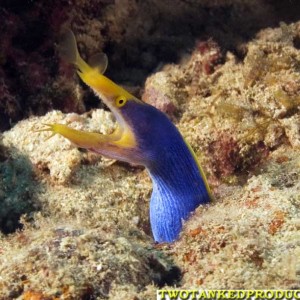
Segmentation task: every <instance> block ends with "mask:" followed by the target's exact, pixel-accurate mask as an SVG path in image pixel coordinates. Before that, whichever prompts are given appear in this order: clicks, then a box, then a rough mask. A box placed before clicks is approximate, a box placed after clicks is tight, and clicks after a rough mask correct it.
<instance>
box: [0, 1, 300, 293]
mask: <svg viewBox="0 0 300 300" xmlns="http://www.w3.org/2000/svg"><path fill="white" fill-rule="evenodd" d="M90 2H91V1H76V3H79V4H78V5H79V6H80V9H82V10H86V11H90V10H89V5H88V4H89V3H90ZM100 2H101V1H99V3H100ZM129 2H130V3H131V6H130V7H133V8H134V7H135V5H134V2H131V1H128V3H129ZM189 2H191V3H196V4H195V5H198V4H197V1H189ZM220 2H222V1H214V2H213V3H212V2H211V1H210V5H209V6H210V7H213V6H214V5H217V6H218V4H220ZM229 2H230V1H229ZM97 3H98V1H97ZM118 3H119V4H118V5H121V4H120V3H122V1H120V2H118ZM147 3H148V2H147ZM145 5H146V4H145ZM147 5H149V3H148V4H147ZM249 5H250V4H249ZM121 6H122V5H121ZM111 8H112V7H110V8H107V10H105V12H104V11H103V13H104V14H106V13H108V12H109V14H111V16H113V15H114V14H113V12H114V10H113V9H111ZM163 8H164V7H163V4H161V7H160V9H163ZM174 9H175V8H174ZM134 11H135V10H134ZM137 11H138V10H137ZM235 12H236V11H235ZM90 13H91V12H90ZM126 13H127V11H125V12H122V11H120V14H121V15H122V16H123V17H124V16H126ZM72 14H75V13H74V11H73V12H72V13H71V15H72ZM111 18H112V19H113V17H111ZM125 19H126V17H124V20H125ZM120 20H121V19H120ZM89 22H90V23H89V24H90V25H92V23H93V22H92V21H91V20H90V21H89ZM78 24H80V22H79V21H78ZM78 24H76V22H75V21H74V26H75V28H76V26H79V25H78ZM113 24H114V26H112V27H111V30H114V31H116V32H117V33H118V36H119V38H120V40H121V41H122V38H123V37H124V36H126V32H125V33H124V32H122V31H121V30H119V25H117V24H119V23H118V20H115V19H113ZM209 24H210V26H212V23H209ZM94 26H95V28H99V24H94ZM132 26H133V25H132ZM58 27H59V26H58ZM131 28H132V27H131ZM169 28H170V27H169ZM78 30H79V27H78ZM81 30H84V29H83V27H82V28H81ZM140 30H142V29H141V28H140ZM79 31H80V30H79ZM103 32H104V31H103ZM103 32H102V33H103ZM149 32H151V31H149ZM213 32H215V31H214V30H213ZM299 32H300V23H299V22H296V23H291V24H289V25H287V24H284V23H282V24H281V25H280V26H279V27H278V28H274V29H264V30H262V31H260V32H258V34H257V36H256V38H255V39H253V40H252V41H251V42H247V43H246V42H244V43H243V44H242V45H241V46H240V48H239V49H236V51H234V52H226V51H224V44H223V43H220V41H221V40H222V39H219V40H218V39H216V38H214V39H210V38H209V39H204V38H202V39H199V41H198V42H196V43H195V47H194V48H193V52H192V54H191V55H190V56H185V57H183V59H182V60H181V61H180V63H178V64H176V65H165V66H164V67H163V68H161V69H160V70H159V72H158V73H154V74H153V75H152V76H151V78H150V79H149V80H148V81H147V83H146V86H145V91H146V92H145V96H144V97H146V98H147V99H148V100H149V102H150V103H152V104H154V105H157V106H158V107H159V106H160V107H162V108H163V109H164V107H166V108H167V109H166V112H167V113H170V115H171V117H172V120H174V122H175V124H176V125H177V126H178V128H179V129H180V131H181V132H182V133H183V135H184V136H185V138H186V139H187V140H188V141H189V142H190V144H191V145H192V147H193V148H194V149H195V152H196V155H197V157H198V158H199V160H200V162H201V164H202V165H203V167H204V170H205V172H206V173H207V174H208V181H209V183H210V185H211V186H212V188H213V193H214V197H215V199H214V201H213V202H212V203H211V204H209V205H206V206H202V207H199V208H198V209H197V210H196V211H195V212H194V214H193V216H192V217H191V218H190V220H189V221H188V222H187V223H186V224H184V229H183V232H182V234H181V237H180V239H179V240H178V241H176V242H174V243H173V244H171V245H163V246H160V247H155V246H154V245H153V240H152V239H151V233H150V228H149V216H148V201H149V198H150V194H151V182H150V180H149V178H148V176H147V174H146V172H145V170H143V169H142V168H140V167H137V166H130V165H125V164H123V163H119V162H115V161H113V160H107V159H104V158H102V157H99V156H95V155H93V154H90V153H87V152H84V151H81V150H78V149H76V148H75V147H73V146H72V145H71V144H70V143H69V142H67V141H65V140H64V139H63V138H61V137H58V136H54V137H52V138H51V139H48V140H46V139H47V137H48V136H49V135H48V134H47V133H37V132H34V130H37V129H41V127H42V123H53V122H61V123H66V124H68V125H71V126H73V127H74V128H76V129H84V130H90V131H101V132H103V133H109V132H111V131H112V130H113V128H114V126H115V123H114V120H113V119H112V117H111V114H110V113H109V112H107V111H105V110H103V109H97V110H93V111H91V112H88V113H85V114H83V115H78V114H74V113H72V114H65V113H62V112H59V111H52V112H49V113H47V114H46V115H45V116H42V117H31V118H29V119H26V120H23V121H21V122H19V123H17V124H16V125H15V126H14V127H13V128H12V129H11V130H9V131H6V132H4V133H3V134H2V135H1V147H0V171H1V175H3V177H2V178H1V182H0V189H1V195H0V197H1V199H4V201H2V204H1V218H2V219H1V221H2V220H4V219H5V218H6V220H7V216H9V212H14V211H15V216H17V217H16V219H14V220H10V221H11V222H12V223H13V224H9V223H7V222H10V221H9V220H7V222H6V221H5V222H4V223H5V224H4V223H1V230H2V231H3V230H4V228H16V227H18V226H16V224H17V223H18V222H19V221H20V222H21V223H23V229H22V230H21V231H17V232H15V233H13V234H10V235H5V234H3V233H1V234H0V299H15V298H18V297H19V298H23V299H55V298H65V299H79V298H92V297H94V298H98V299H105V298H109V299H120V296H121V297H123V298H124V299H155V290H156V289H157V287H158V286H168V287H172V288H173V287H174V286H180V287H182V288H184V289H189V288H197V289H198V288H201V289H208V288H218V289H220V288H224V289H225V288H230V289H249V288H265V289H270V288H281V289H289V288H291V289H292V288H298V287H299V284H300V277H299V274H300V271H299V270H300V265H299V257H300V246H299V238H300V237H299V229H300V224H299V209H300V206H299V205H300V198H299V194H300V185H299V178H300V174H299V166H300V161H299V146H300V131H299V121H300V120H299V118H300V116H299V105H300V103H299V101H300V98H299V97H300V96H299V93H300V81H299V65H300V51H299V40H300V38H299ZM117 33H116V34H117ZM127 34H129V33H127ZM149 34H150V33H149ZM231 34H232V35H233V33H228V35H227V37H229V36H231ZM99 35H100V34H99ZM179 35H180V34H179ZM91 36H92V37H93V39H95V35H91ZM115 36H116V35H115ZM158 36H159V35H157V36H156V35H154V37H158ZM216 36H218V35H216ZM174 38H175V37H174ZM87 40H88V38H87V36H85V37H82V43H84V42H86V41H87ZM233 40H234V38H233ZM172 41H173V42H174V40H172ZM229 42H230V41H228V43H229ZM93 43H94V40H93V41H90V45H92V44H93ZM99 43H101V42H99ZM231 43H232V44H234V42H232V40H231ZM232 44H231V45H232ZM90 45H88V46H87V48H89V49H92V46H91V48H90ZM133 45H135V44H134V43H132V44H129V46H130V47H129V49H132V47H133ZM173 45H174V44H173ZM114 47H116V46H114ZM114 47H112V48H114ZM95 48H96V46H94V48H93V49H95ZM119 49H120V48H119ZM122 49H123V50H122V51H125V50H124V48H122ZM181 50H182V48H181ZM93 51H94V50H93ZM114 51H115V50H113V51H112V53H114ZM122 51H121V52H122ZM145 51H146V50H145ZM146 52H147V51H146ZM87 53H88V50H87ZM122 53H123V54H122V55H124V52H122ZM144 55H145V56H146V57H147V59H149V60H148V62H151V61H152V58H151V55H146V54H144ZM160 55H161V56H162V53H160ZM161 56H160V57H161ZM120 57H122V56H118V55H116V54H114V55H113V65H114V64H116V62H118V61H119V62H120ZM130 57H131V59H132V56H130ZM122 66H123V67H124V65H123V64H122ZM148 66H149V65H148ZM60 67H61V68H62V69H63V70H64V72H70V74H69V75H68V76H71V77H72V72H71V71H70V70H69V69H67V68H65V66H60ZM121 70H123V71H124V70H126V68H124V69H122V68H121ZM117 71H118V70H115V71H110V72H111V74H113V73H114V72H117ZM123 71H122V72H123ZM122 72H121V73H122ZM142 73H143V72H142ZM132 76H133V77H132V78H134V76H135V75H132ZM116 77H117V76H116ZM159 78H163V79H164V80H165V82H166V84H165V85H164V87H165V89H164V90H162V89H160V88H158V87H159V85H158V86H157V84H156V82H157V81H156V79H159ZM127 79H128V77H127ZM127 79H126V78H125V79H124V82H126V80H127ZM71 81H73V78H72V80H70V82H71ZM129 81H130V80H129ZM4 82H5V84H6V85H7V86H9V84H8V81H7V79H6V81H4ZM61 82H65V81H64V80H62V81H61ZM132 82H134V83H137V82H138V81H135V80H133V81H132ZM61 84H63V83H61ZM69 84H70V83H69ZM72 84H73V89H72V92H73V93H74V91H75V95H74V94H73V96H72V97H71V102H72V101H75V102H76V101H79V100H80V101H84V100H85V99H86V94H85V93H86V92H85V91H83V89H82V87H80V86H79V85H78V83H76V82H75V83H72ZM160 91H161V93H162V94H163V96H165V98H164V97H160V95H159V93H160ZM147 93H148V94H147ZM152 93H153V94H152ZM176 95H178V97H177V96H176ZM170 97H175V101H174V102H173V101H172V102H170V101H171V100H172V99H171V100H169V99H170ZM13 99H16V98H15V96H13ZM76 99H77V100H76ZM160 99H161V100H160ZM159 101H161V102H159ZM12 103H13V102H12ZM164 105H165V106H164ZM168 107H171V108H172V109H171V111H170V110H168ZM65 111H67V110H65ZM81 111H82V110H80V112H81ZM6 128H7V127H6ZM23 162H25V164H24V166H25V168H22V167H21V166H22V165H23ZM8 175H9V176H8ZM5 180H9V182H15V181H17V183H18V185H17V187H18V189H16V190H15V189H14V187H15V186H14V185H8V184H7V181H5ZM17 191H18V192H17ZM8 200H9V201H8ZM11 201H14V202H11ZM7 203H13V205H10V206H9V205H8V204H7ZM12 208H13V209H12ZM19 208H21V209H19ZM37 210H38V211H39V212H37ZM20 214H26V215H24V216H23V217H21V219H20V220H19V216H20ZM3 216H4V217H3ZM3 224H4V225H3ZM181 276H182V277H181ZM34 297H35V298H34Z"/></svg>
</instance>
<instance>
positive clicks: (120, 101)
mask: <svg viewBox="0 0 300 300" xmlns="http://www.w3.org/2000/svg"><path fill="white" fill-rule="evenodd" d="M126 102H127V100H126V98H124V97H122V96H120V97H118V98H117V99H116V106H117V107H122V106H124V105H125V104H126Z"/></svg>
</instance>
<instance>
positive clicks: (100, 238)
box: [0, 219, 172, 299]
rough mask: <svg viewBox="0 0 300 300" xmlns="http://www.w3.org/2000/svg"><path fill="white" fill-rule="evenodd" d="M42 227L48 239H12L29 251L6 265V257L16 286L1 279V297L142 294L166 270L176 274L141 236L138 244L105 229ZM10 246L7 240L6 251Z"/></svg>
mask: <svg viewBox="0 0 300 300" xmlns="http://www.w3.org/2000/svg"><path fill="white" fill-rule="evenodd" d="M36 225H37V226H38V227H39V228H43V229H42V231H43V234H42V235H36V233H35V230H34V229H32V228H26V230H25V231H23V232H22V233H18V234H16V235H15V237H14V238H13V240H11V241H10V242H11V243H14V245H15V246H14V247H15V249H18V248H19V247H22V248H23V249H24V251H23V252H22V255H20V256H18V257H14V253H12V256H11V258H10V259H9V261H10V263H9V264H5V265H3V261H2V259H4V257H2V258H0V262H1V267H0V269H1V276H8V277H9V278H11V281H10V282H7V281H4V282H3V281H0V288H1V289H0V298H1V299H5V298H6V299H7V298H12V297H13V298H15V297H18V296H21V297H22V298H24V299H33V298H32V297H36V298H34V299H44V298H43V297H46V298H47V299H48V298H50V299H54V298H56V299H57V298H60V297H66V298H67V299H83V298H91V297H98V299H107V296H108V294H109V293H111V292H112V291H111V290H112V288H113V286H114V288H115V289H116V290H118V287H119V286H120V287H122V286H125V285H128V284H130V285H131V287H132V290H131V293H134V292H136V293H137V292H138V291H139V290H141V289H142V288H143V287H144V286H146V285H147V284H151V283H152V282H156V283H157V282H159V281H160V280H161V275H160V274H161V272H162V271H164V272H171V270H172V263H171V261H170V260H168V259H167V258H166V257H164V255H163V254H162V253H160V251H158V250H155V249H151V248H145V247H143V243H144V242H145V241H143V239H142V238H141V237H139V238H137V239H136V241H135V242H133V241H132V239H131V241H129V240H128V238H126V237H124V236H119V234H118V233H117V232H112V231H110V232H108V230H107V228H105V226H104V227H102V228H98V229H87V228H84V227H83V226H82V225H79V223H77V224H76V222H75V223H74V222H73V223H72V224H68V222H67V221H66V220H65V222H64V224H63V225H61V226H53V224H51V223H49V222H47V221H46V220H42V219H41V220H40V221H39V222H38V223H37V224H36ZM8 246H9V245H8V243H6V242H5V241H3V242H2V241H1V247H2V248H4V249H5V248H6V247H8ZM7 255H8V253H7ZM7 258H8V256H6V259H7ZM23 261H24V262H25V261H26V263H24V264H23ZM20 262H22V263H21V264H20ZM37 264H38V265H39V268H38V271H37V272H36V265H37ZM112 284H113V286H112ZM6 291H9V293H8V294H7V293H6ZM113 293H115V292H113Z"/></svg>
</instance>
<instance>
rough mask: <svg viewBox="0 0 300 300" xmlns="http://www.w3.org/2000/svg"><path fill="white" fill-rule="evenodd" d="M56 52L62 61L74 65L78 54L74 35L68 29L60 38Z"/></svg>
mask: <svg viewBox="0 0 300 300" xmlns="http://www.w3.org/2000/svg"><path fill="white" fill-rule="evenodd" d="M58 51H59V54H60V56H62V58H63V59H64V60H66V61H67V62H69V63H71V64H74V65H76V63H77V59H78V56H79V53H78V49H77V43H76V39H75V36H74V33H73V31H71V30H70V29H67V30H66V31H65V32H63V34H62V35H61V36H60V39H59V43H58Z"/></svg>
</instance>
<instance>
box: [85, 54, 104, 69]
mask: <svg viewBox="0 0 300 300" xmlns="http://www.w3.org/2000/svg"><path fill="white" fill-rule="evenodd" d="M88 63H89V66H90V67H91V68H92V69H97V70H98V72H99V73H101V74H103V73H104V72H105V70H106V68H107V65H108V58H107V55H106V54H105V53H98V54H96V55H93V56H92V57H91V58H90V59H89V61H88Z"/></svg>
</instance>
